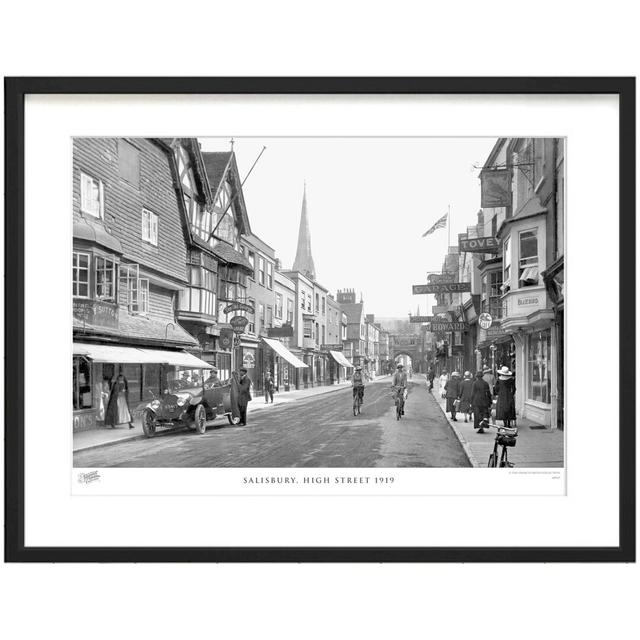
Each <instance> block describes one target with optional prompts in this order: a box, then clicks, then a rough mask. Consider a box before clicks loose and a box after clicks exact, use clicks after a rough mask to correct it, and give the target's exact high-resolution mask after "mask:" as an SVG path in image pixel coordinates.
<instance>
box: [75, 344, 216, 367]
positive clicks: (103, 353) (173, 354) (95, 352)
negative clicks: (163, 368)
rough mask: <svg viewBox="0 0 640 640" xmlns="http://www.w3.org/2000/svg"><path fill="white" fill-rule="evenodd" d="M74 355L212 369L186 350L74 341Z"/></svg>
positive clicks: (100, 360)
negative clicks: (137, 347)
mask: <svg viewBox="0 0 640 640" xmlns="http://www.w3.org/2000/svg"><path fill="white" fill-rule="evenodd" d="M73 355H74V356H84V357H86V358H89V359H90V360H92V361H93V362H113V363H115V364H169V365H173V366H176V367H187V368H189V369H211V367H212V365H211V364H209V363H208V362H205V361H204V360H200V358H196V356H194V355H192V354H190V353H187V352H186V351H161V350H159V349H136V348H135V347H118V346H115V345H107V344H89V343H81V342H74V343H73Z"/></svg>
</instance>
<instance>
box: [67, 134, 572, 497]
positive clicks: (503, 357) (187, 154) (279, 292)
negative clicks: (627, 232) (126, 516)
mask: <svg viewBox="0 0 640 640" xmlns="http://www.w3.org/2000/svg"><path fill="white" fill-rule="evenodd" d="M232 134H233V132H230V135H229V136H228V137H221V136H219V137H207V136H202V137H156V138H152V137H74V138H73V141H72V145H73V153H72V158H73V161H72V166H71V167H69V172H70V181H71V183H72V203H70V209H71V210H70V217H71V218H72V221H73V252H72V254H73V255H72V261H73V264H72V301H70V302H71V303H72V307H73V311H72V314H73V354H69V359H70V362H71V365H72V377H73V399H72V402H73V407H72V408H73V411H72V420H73V422H72V425H69V428H70V429H72V433H73V466H74V468H76V469H81V470H96V469H101V468H107V467H131V468H148V467H155V468H178V467H198V468H221V467H234V468H261V469H265V468H278V469H281V470H283V469H287V468H341V469H351V470H354V469H361V468H371V469H374V468H381V469H384V468H420V467H438V468H478V467H482V468H495V469H496V470H497V471H496V472H495V473H498V474H499V473H505V472H506V471H502V472H501V471H500V469H501V468H502V469H503V470H507V469H516V470H517V469H530V468H538V469H551V470H553V469H562V468H564V463H565V433H566V431H567V430H569V429H571V428H572V426H571V424H570V423H571V416H570V415H568V416H567V415H565V404H564V372H565V366H564V358H565V355H564V342H565V338H564V331H565V327H564V313H565V275H564V255H565V236H566V230H565V226H566V225H565V222H566V218H567V216H568V210H567V208H566V205H565V170H566V156H567V153H568V151H569V149H568V145H567V143H566V140H565V139H564V138H561V137H526V136H522V137H497V136H496V137H486V136H479V137H418V136H416V137H264V138H260V137H243V136H234V135H232ZM357 475H358V474H356V476H357ZM77 477H78V483H79V484H81V485H86V484H88V483H90V482H91V481H92V480H95V478H96V473H95V472H92V471H87V472H86V473H79V474H77ZM289 481H291V482H299V481H300V480H296V479H295V478H294V479H291V478H289V477H288V476H287V474H286V473H284V472H283V473H280V474H277V475H273V474H268V475H267V476H265V475H264V474H263V475H262V476H260V477H254V476H251V475H248V476H247V477H245V478H244V482H245V483H249V484H251V483H253V482H260V483H264V482H277V483H286V482H289ZM354 482H357V480H354Z"/></svg>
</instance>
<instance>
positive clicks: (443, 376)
mask: <svg viewBox="0 0 640 640" xmlns="http://www.w3.org/2000/svg"><path fill="white" fill-rule="evenodd" d="M447 380H449V376H448V374H447V372H446V370H443V371H442V373H441V374H440V379H439V381H440V389H439V392H440V397H441V398H446V397H447V395H446V392H445V390H444V386H445V385H446V384H447Z"/></svg>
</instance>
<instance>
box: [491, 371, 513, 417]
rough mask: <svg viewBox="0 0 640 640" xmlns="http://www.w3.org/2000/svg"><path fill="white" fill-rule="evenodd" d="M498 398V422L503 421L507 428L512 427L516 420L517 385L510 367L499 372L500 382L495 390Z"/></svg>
mask: <svg viewBox="0 0 640 640" xmlns="http://www.w3.org/2000/svg"><path fill="white" fill-rule="evenodd" d="M493 392H494V394H495V395H496V397H497V398H498V402H497V404H496V420H502V422H503V424H504V426H505V427H509V426H511V421H512V420H515V419H516V400H515V396H516V383H515V380H514V379H513V373H512V372H511V371H510V370H509V367H504V366H503V367H502V368H501V369H499V370H498V380H497V382H496V384H495V387H494V389H493Z"/></svg>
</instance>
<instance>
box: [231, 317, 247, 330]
mask: <svg viewBox="0 0 640 640" xmlns="http://www.w3.org/2000/svg"><path fill="white" fill-rule="evenodd" d="M229 324H230V325H231V328H232V329H233V332H234V333H244V329H245V327H246V326H247V324H249V319H248V318H245V317H244V316H233V318H231V320H229Z"/></svg>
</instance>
